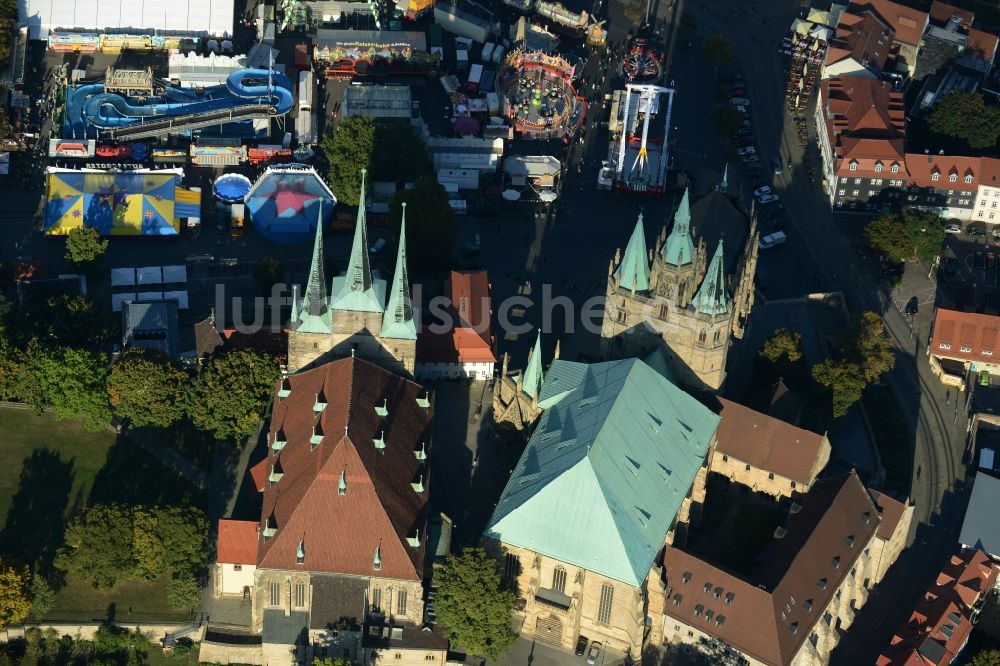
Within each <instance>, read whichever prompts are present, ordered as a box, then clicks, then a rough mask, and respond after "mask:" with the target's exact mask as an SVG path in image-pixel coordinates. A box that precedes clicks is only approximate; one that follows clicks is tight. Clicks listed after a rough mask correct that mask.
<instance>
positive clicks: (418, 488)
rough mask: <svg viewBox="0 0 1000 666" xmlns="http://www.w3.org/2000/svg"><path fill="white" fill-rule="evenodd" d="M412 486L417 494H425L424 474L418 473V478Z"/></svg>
mask: <svg viewBox="0 0 1000 666" xmlns="http://www.w3.org/2000/svg"><path fill="white" fill-rule="evenodd" d="M410 487H411V488H413V492H415V493H416V494H418V495H423V494H424V475H423V474H420V475H418V476H417V480H416V481H414V482H413V483H411V484H410Z"/></svg>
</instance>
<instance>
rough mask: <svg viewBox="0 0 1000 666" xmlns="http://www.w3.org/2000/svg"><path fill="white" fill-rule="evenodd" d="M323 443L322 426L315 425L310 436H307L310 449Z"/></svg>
mask: <svg viewBox="0 0 1000 666" xmlns="http://www.w3.org/2000/svg"><path fill="white" fill-rule="evenodd" d="M322 443H323V426H322V424H320V423H317V424H315V425H314V426H313V429H312V435H310V436H309V444H310V445H311V446H312V448H314V449H315V448H316V447H317V446H319V445H320V444H322Z"/></svg>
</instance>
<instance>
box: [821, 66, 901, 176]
mask: <svg viewBox="0 0 1000 666" xmlns="http://www.w3.org/2000/svg"><path fill="white" fill-rule="evenodd" d="M821 88H822V95H823V103H824V117H825V119H826V131H827V136H828V138H829V141H830V145H831V146H832V148H833V152H834V154H835V157H836V161H837V168H836V173H837V174H838V175H841V176H849V177H855V178H861V177H866V178H872V177H881V178H899V179H905V178H906V173H905V171H906V166H905V162H904V158H903V135H904V131H905V126H906V116H905V113H904V111H903V96H902V94H901V93H899V92H896V91H895V90H893V89H892V86H891V85H889V84H888V83H886V82H883V81H876V80H874V79H869V78H865V77H859V76H845V77H840V78H835V79H827V80H825V81H823V82H822V84H821ZM852 162H854V163H856V164H857V166H856V168H855V169H854V170H853V171H852V170H851V169H850V166H851V163H852ZM879 162H881V164H882V171H881V172H877V171H875V167H876V163H879ZM893 164H899V167H900V171H899V172H898V173H895V174H894V173H892V171H891V168H892V165H893Z"/></svg>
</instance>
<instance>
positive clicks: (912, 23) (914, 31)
mask: <svg viewBox="0 0 1000 666" xmlns="http://www.w3.org/2000/svg"><path fill="white" fill-rule="evenodd" d="M853 6H854V7H856V10H855V11H862V10H864V9H871V10H872V11H874V12H875V13H876V14H878V15H879V16H881V17H882V18H883V19H884V20H885V22H886V23H888V24H889V25H890V26H892V29H893V30H895V31H896V41H897V42H902V43H904V44H911V45H913V46H916V45H917V44H919V43H920V38H921V37H923V34H924V30H925V29H926V28H927V22H928V15H927V12H925V11H921V10H919V9H916V8H914V7H907V6H906V5H902V4H899V3H896V2H892V0H861V2H858V3H856V4H854V5H853Z"/></svg>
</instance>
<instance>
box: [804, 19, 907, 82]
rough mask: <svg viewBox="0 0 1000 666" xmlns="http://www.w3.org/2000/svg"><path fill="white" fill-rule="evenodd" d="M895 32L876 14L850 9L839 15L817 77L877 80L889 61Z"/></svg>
mask: <svg viewBox="0 0 1000 666" xmlns="http://www.w3.org/2000/svg"><path fill="white" fill-rule="evenodd" d="M895 34H896V33H895V31H894V30H893V29H892V27H891V26H890V25H889V24H888V23H886V22H885V20H883V19H882V18H881V17H880V16H879V15H878V14H877V13H876V12H874V11H872V10H871V9H869V8H859V7H857V6H856V5H851V6H850V7H848V8H847V10H846V11H844V12H843V13H842V14H841V15H840V22H839V23H838V24H837V29H836V33H835V35H834V38H833V39H832V40H830V43H829V45H828V46H827V50H826V59H825V61H824V63H823V69H822V73H821V74H820V77H821V78H823V79H830V78H835V77H844V76H852V77H862V78H870V79H878V78H879V77H880V76H881V74H882V70H883V68H884V67H885V64H886V61H887V60H888V58H889V51H890V49H891V48H892V46H891V45H892V43H893V40H894V39H895Z"/></svg>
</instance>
